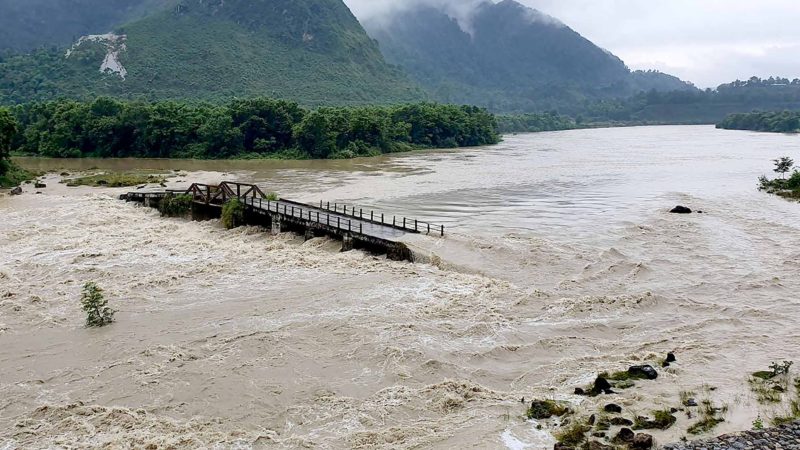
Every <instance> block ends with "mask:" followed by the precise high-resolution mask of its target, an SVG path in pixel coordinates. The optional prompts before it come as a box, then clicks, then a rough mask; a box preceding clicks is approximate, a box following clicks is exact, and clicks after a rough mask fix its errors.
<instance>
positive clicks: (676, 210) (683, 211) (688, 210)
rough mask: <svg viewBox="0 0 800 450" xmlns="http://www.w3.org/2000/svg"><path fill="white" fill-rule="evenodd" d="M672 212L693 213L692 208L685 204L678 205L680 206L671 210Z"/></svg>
mask: <svg viewBox="0 0 800 450" xmlns="http://www.w3.org/2000/svg"><path fill="white" fill-rule="evenodd" d="M670 212H671V213H672V214H691V213H692V210H691V209H689V208H687V207H685V206H680V205H678V206H676V207H674V208H672V210H670Z"/></svg>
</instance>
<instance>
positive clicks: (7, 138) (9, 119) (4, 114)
mask: <svg viewBox="0 0 800 450" xmlns="http://www.w3.org/2000/svg"><path fill="white" fill-rule="evenodd" d="M18 128H19V125H18V124H17V119H16V118H15V117H14V116H13V115H12V114H11V111H9V110H8V109H6V108H0V176H4V175H5V174H6V172H8V171H9V170H10V169H11V162H10V161H9V160H8V158H9V155H10V153H11V144H12V142H13V141H14V137H15V136H16V135H17V131H18Z"/></svg>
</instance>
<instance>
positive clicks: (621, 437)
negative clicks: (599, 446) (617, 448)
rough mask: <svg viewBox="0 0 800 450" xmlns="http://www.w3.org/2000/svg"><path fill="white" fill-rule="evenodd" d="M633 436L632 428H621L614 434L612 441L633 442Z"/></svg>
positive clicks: (618, 442)
mask: <svg viewBox="0 0 800 450" xmlns="http://www.w3.org/2000/svg"><path fill="white" fill-rule="evenodd" d="M634 436H635V434H634V432H633V430H631V429H630V428H622V429H620V430H619V433H617V435H616V436H614V442H615V443H617V444H629V443H631V442H633V439H634Z"/></svg>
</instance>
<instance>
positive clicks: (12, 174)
mask: <svg viewBox="0 0 800 450" xmlns="http://www.w3.org/2000/svg"><path fill="white" fill-rule="evenodd" d="M0 165H2V167H0V172H3V174H2V175H0V188H13V187H16V186H19V185H20V184H22V183H24V182H26V181H29V180H33V179H34V178H36V177H38V176H40V175H41V174H40V173H36V172H31V171H28V170H25V169H23V168H21V167H19V166H17V165H15V164H12V163H10V162H8V161H0Z"/></svg>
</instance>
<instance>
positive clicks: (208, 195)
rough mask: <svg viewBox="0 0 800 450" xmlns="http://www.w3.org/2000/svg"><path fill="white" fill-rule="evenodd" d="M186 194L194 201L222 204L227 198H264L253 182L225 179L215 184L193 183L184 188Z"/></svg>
mask: <svg viewBox="0 0 800 450" xmlns="http://www.w3.org/2000/svg"><path fill="white" fill-rule="evenodd" d="M186 194H188V195H191V196H192V199H193V200H194V201H196V202H201V203H205V204H213V205H222V204H224V203H225V202H227V201H228V200H231V199H234V198H239V199H246V198H266V197H267V196H266V195H265V194H264V192H262V191H261V188H259V187H258V186H256V185H255V184H246V183H235V182H231V181H225V182H223V183H220V184H218V185H216V186H214V185H209V184H201V183H194V184H192V185H191V186H189V189H187V190H186Z"/></svg>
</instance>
